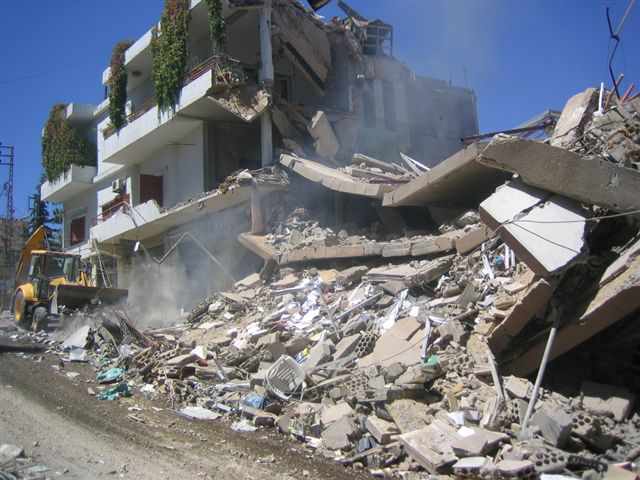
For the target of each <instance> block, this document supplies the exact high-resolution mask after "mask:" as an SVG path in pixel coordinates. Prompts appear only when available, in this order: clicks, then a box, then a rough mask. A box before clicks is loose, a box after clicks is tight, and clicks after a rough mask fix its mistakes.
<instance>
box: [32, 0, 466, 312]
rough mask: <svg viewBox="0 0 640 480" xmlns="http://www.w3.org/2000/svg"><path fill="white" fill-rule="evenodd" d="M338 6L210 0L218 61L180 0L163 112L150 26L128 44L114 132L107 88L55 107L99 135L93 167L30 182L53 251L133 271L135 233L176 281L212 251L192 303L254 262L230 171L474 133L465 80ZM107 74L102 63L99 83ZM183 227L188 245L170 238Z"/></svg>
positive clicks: (410, 150) (437, 150)
mask: <svg viewBox="0 0 640 480" xmlns="http://www.w3.org/2000/svg"><path fill="white" fill-rule="evenodd" d="M341 5H342V6H343V8H344V9H345V11H347V12H348V14H349V15H348V16H347V17H346V18H343V19H332V20H330V21H328V22H325V23H323V22H322V21H321V20H319V18H318V17H316V16H315V15H314V14H313V12H311V11H309V10H306V9H305V8H304V7H303V6H302V5H301V4H299V3H297V2H296V1H292V0H278V1H274V2H260V1H255V2H243V1H223V2H220V6H221V17H222V18H223V20H224V28H225V32H226V53H225V65H224V68H223V67H222V65H221V56H220V52H219V48H218V46H217V45H216V41H215V40H212V35H211V28H210V20H211V18H210V14H209V13H208V3H207V2H205V1H204V0H192V1H191V2H190V18H191V19H190V22H189V27H188V28H189V48H188V50H189V58H188V61H187V73H186V76H185V78H184V79H183V81H182V86H181V89H180V92H179V96H178V101H177V103H176V104H175V105H174V107H173V108H172V109H170V110H168V111H166V110H163V109H161V108H160V107H159V106H158V105H157V101H156V98H155V96H154V83H153V78H152V77H153V72H152V70H153V67H152V66H153V61H154V59H153V53H152V50H153V35H154V34H153V29H151V30H149V31H148V32H147V33H146V34H145V35H143V36H142V37H141V38H139V39H138V40H137V41H135V42H134V43H133V44H132V45H131V46H129V47H128V48H127V49H126V52H125V53H124V64H123V68H124V69H125V70H126V76H127V83H126V106H125V107H126V113H127V116H126V119H125V121H124V125H123V126H122V127H121V128H120V129H116V128H114V126H113V125H112V124H111V121H110V119H109V108H110V105H109V99H105V101H103V102H102V103H101V104H100V105H98V106H94V105H84V104H77V103H71V104H69V105H68V106H67V107H66V112H65V117H66V122H67V123H68V124H69V125H70V126H72V127H74V128H75V129H76V130H77V131H79V132H80V133H81V134H82V135H84V136H86V137H87V138H89V139H90V140H91V141H92V142H93V143H94V144H95V148H96V149H97V165H96V166H79V165H73V164H72V165H70V167H69V169H68V170H67V171H65V172H64V173H63V174H61V175H60V176H59V177H58V178H56V179H50V180H49V181H47V182H45V183H44V184H43V185H42V189H41V191H42V198H43V199H44V200H46V201H51V202H59V203H62V205H63V210H64V225H63V236H64V247H65V249H68V250H72V251H76V252H77V251H80V252H82V254H83V256H84V257H85V258H88V259H91V260H92V261H93V263H94V265H96V276H97V280H98V282H103V283H105V284H112V285H118V286H120V287H123V288H127V287H129V286H131V285H132V284H133V283H135V282H133V281H132V278H133V277H132V275H133V273H132V272H133V270H135V268H132V256H133V257H135V253H134V249H135V250H138V249H139V248H140V243H138V242H141V244H142V245H143V247H144V248H145V249H146V250H147V251H148V252H149V255H153V256H154V257H156V258H161V257H163V256H164V255H165V254H166V253H167V252H169V251H170V250H171V251H172V252H173V254H172V255H171V258H170V259H169V260H168V261H167V263H174V264H179V265H180V266H181V267H182V268H183V270H184V271H185V272H186V276H187V277H189V273H190V272H192V271H194V270H198V269H200V268H201V264H202V262H211V263H210V266H211V268H212V269H213V271H212V272H211V273H210V274H209V275H207V277H208V278H207V279H206V280H204V281H198V282H193V283H194V284H197V285H198V286H197V287H195V295H194V296H192V297H191V298H189V299H186V298H183V303H184V305H182V306H184V307H185V308H188V307H190V305H189V300H191V301H193V300H194V299H196V298H198V297H201V296H203V295H205V294H206V293H211V292H212V291H215V290H216V289H219V288H220V287H221V286H222V285H224V284H225V282H228V281H229V280H228V278H229V276H228V275H227V274H226V273H225V271H226V272H238V274H239V273H240V272H246V271H248V270H247V269H252V268H253V266H254V264H255V261H256V258H255V257H253V254H251V253H248V252H247V250H246V249H245V248H244V247H242V246H241V245H240V244H238V242H237V241H236V235H237V234H240V233H244V232H247V231H249V229H250V207H249V201H250V199H251V195H252V193H251V192H252V187H251V185H236V186H235V187H234V188H232V189H227V188H226V186H225V184H224V180H225V179H226V178H227V177H228V176H229V175H230V174H231V173H232V172H235V171H237V170H239V169H245V170H249V171H251V170H256V169H258V168H261V167H264V166H269V165H272V164H274V162H275V160H277V158H278V155H279V152H281V151H287V152H293V153H295V154H296V155H298V156H300V157H302V158H307V159H310V160H315V159H324V160H329V161H330V162H333V164H334V165H344V164H348V163H349V162H350V161H351V159H352V156H353V155H354V154H356V153H358V154H362V155H367V156H372V157H376V158H380V159H382V160H389V161H398V160H399V158H400V157H399V155H400V153H402V154H406V155H408V156H410V157H412V158H416V159H419V160H420V161H421V162H423V163H424V164H426V165H435V164H437V163H438V162H440V161H442V160H444V159H445V158H447V157H448V156H449V155H451V154H452V153H454V152H456V151H458V150H460V149H461V148H462V146H463V144H462V142H461V141H460V138H461V137H463V136H466V135H473V134H475V133H477V130H478V126H477V114H476V108H475V96H474V93H473V91H472V90H470V89H467V88H459V87H454V86H450V85H447V84H446V83H445V82H443V81H440V80H435V79H431V78H425V77H421V76H417V75H415V74H414V73H413V72H411V70H409V68H407V67H406V66H405V65H404V64H403V63H402V62H401V61H399V60H398V59H396V58H395V57H394V56H393V27H392V26H391V25H388V24H386V23H384V22H382V21H378V20H376V21H369V20H367V19H366V18H365V17H363V16H362V15H361V14H360V13H358V12H355V11H354V10H352V9H350V8H349V7H348V6H346V5H344V4H342V3H341ZM229 65H231V68H229V67H228V66H229ZM230 71H231V73H232V74H233V75H232V76H230V75H229V72H230ZM109 78H110V69H107V70H105V72H104V74H103V78H102V83H103V84H104V85H105V89H106V88H107V86H108V85H109ZM416 99H420V101H416ZM249 183H250V182H249ZM276 183H277V182H276ZM277 188H278V185H275V184H274V185H271V186H265V185H263V186H258V190H263V189H264V190H265V191H268V190H274V189H277ZM187 232H188V233H189V234H190V235H189V236H187V237H186V243H189V245H186V243H185V245H182V244H181V245H176V242H177V241H178V240H179V239H181V238H183V235H184V234H185V233H187ZM194 239H195V240H194ZM194 242H198V243H199V244H200V245H199V247H201V248H199V247H198V246H194ZM136 246H138V248H137V249H136V248H134V247H136ZM212 256H213V257H215V258H216V259H218V258H219V259H220V260H219V261H216V262H214V261H211V258H210V257H212ZM243 269H244V270H243ZM234 275H235V274H234Z"/></svg>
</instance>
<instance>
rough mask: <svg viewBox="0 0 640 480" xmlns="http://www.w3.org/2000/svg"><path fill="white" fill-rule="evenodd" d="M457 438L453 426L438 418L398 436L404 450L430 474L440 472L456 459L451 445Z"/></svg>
mask: <svg viewBox="0 0 640 480" xmlns="http://www.w3.org/2000/svg"><path fill="white" fill-rule="evenodd" d="M457 438H458V435H457V433H456V431H455V429H454V428H453V427H450V426H448V425H446V424H444V423H442V422H441V421H438V420H436V421H434V422H433V423H431V424H430V425H428V426H426V427H424V428H422V429H420V430H416V431H413V432H409V433H403V434H402V435H400V436H399V439H400V442H402V444H403V445H404V449H405V452H407V454H408V455H409V456H410V457H411V458H413V459H414V460H415V461H416V462H418V463H419V464H420V465H422V466H423V467H424V468H425V469H426V470H427V471H428V472H429V473H431V474H432V475H437V474H438V473H441V472H442V471H443V469H444V468H445V467H448V466H449V465H452V464H454V463H455V462H457V461H458V457H457V456H456V455H455V453H454V452H453V448H452V447H451V443H452V442H454V441H456V440H457Z"/></svg>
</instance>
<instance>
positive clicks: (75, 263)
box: [11, 226, 128, 331]
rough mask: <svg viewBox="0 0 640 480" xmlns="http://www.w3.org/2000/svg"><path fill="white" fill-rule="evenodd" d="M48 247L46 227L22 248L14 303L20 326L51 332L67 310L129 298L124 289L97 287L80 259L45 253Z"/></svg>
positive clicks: (40, 229)
mask: <svg viewBox="0 0 640 480" xmlns="http://www.w3.org/2000/svg"><path fill="white" fill-rule="evenodd" d="M47 246H48V242H47V236H46V230H45V228H44V227H43V226H42V227H39V228H38V229H37V230H36V231H35V232H33V235H31V237H29V239H28V240H27V241H26V242H25V244H24V246H23V248H22V253H21V255H20V260H19V261H18V264H17V265H16V276H15V283H14V289H13V292H14V293H13V300H12V302H11V312H12V313H13V315H14V318H15V320H16V322H17V323H18V324H19V325H21V326H23V327H28V326H31V327H32V328H33V330H34V331H38V330H41V329H44V328H47V326H48V325H49V323H50V321H51V320H52V319H60V318H61V315H60V312H61V311H62V309H63V307H64V308H65V309H71V310H73V309H77V308H80V307H83V306H85V305H88V304H94V305H95V304H97V303H116V302H118V301H120V300H123V299H125V298H126V297H127V295H128V291H127V290H124V289H119V288H103V287H96V286H95V285H94V284H93V281H92V278H91V274H90V273H91V272H90V268H88V267H87V264H86V263H83V262H82V260H81V256H80V255H78V254H73V253H65V252H56V251H52V250H49V249H45V248H46V247H47Z"/></svg>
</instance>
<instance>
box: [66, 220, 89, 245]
mask: <svg viewBox="0 0 640 480" xmlns="http://www.w3.org/2000/svg"><path fill="white" fill-rule="evenodd" d="M84 231H85V219H84V215H83V216H81V217H78V218H74V219H73V220H71V226H70V228H69V245H77V244H78V243H82V242H84V240H85V238H84Z"/></svg>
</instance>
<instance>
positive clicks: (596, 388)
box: [580, 381, 635, 422]
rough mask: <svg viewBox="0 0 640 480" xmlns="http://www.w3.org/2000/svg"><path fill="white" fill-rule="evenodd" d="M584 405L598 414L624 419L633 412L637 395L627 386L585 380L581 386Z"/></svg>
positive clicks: (619, 419) (620, 420)
mask: <svg viewBox="0 0 640 480" xmlns="http://www.w3.org/2000/svg"><path fill="white" fill-rule="evenodd" d="M580 394H581V396H582V406H583V407H584V408H586V409H587V410H589V411H590V412H593V413H595V414H598V415H605V416H607V417H612V418H613V419H615V420H617V421H618V422H622V421H624V420H625V419H626V418H627V417H628V416H629V413H630V412H631V408H632V407H633V402H634V400H635V395H634V394H633V393H632V392H631V391H630V390H627V389H626V388H622V387H616V386H615V385H606V384H602V383H593V382H588V381H584V382H582V386H581V388H580Z"/></svg>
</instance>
